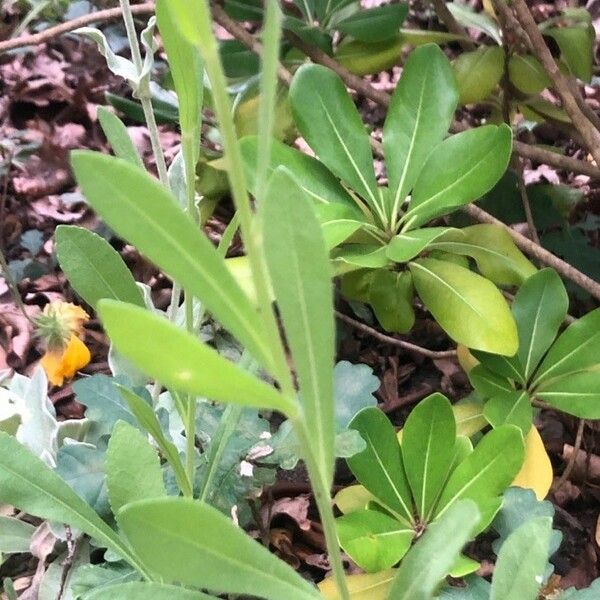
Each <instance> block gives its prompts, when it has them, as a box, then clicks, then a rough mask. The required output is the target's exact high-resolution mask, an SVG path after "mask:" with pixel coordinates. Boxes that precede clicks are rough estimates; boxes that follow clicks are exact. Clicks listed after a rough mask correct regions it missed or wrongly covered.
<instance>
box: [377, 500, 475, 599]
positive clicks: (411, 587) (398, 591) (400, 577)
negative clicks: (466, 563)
mask: <svg viewBox="0 0 600 600" xmlns="http://www.w3.org/2000/svg"><path fill="white" fill-rule="evenodd" d="M479 519H480V515H479V510H478V509H477V506H476V505H475V503H474V502H470V501H469V500H466V501H462V502H458V503H457V504H455V505H454V506H452V508H450V509H449V510H448V512H446V514H445V515H444V516H443V517H442V518H440V519H439V520H437V521H436V522H434V523H432V524H431V525H430V526H429V527H428V528H427V531H426V533H425V535H423V537H422V538H421V539H420V540H419V541H418V542H417V543H416V544H415V545H414V547H413V548H412V549H411V551H410V552H409V553H408V554H407V555H406V557H405V558H404V560H403V561H402V563H401V565H400V568H399V569H398V572H397V574H396V577H395V579H394V583H393V585H392V589H391V590H390V593H389V596H388V598H390V599H391V598H393V599H394V600H431V599H432V598H433V597H434V594H435V593H436V591H437V589H438V587H439V584H440V582H441V581H442V580H443V579H444V577H446V575H448V573H449V572H450V570H451V569H452V567H453V566H454V564H455V563H456V560H457V559H458V556H459V553H460V551H461V550H462V547H463V546H464V545H465V544H466V543H467V541H468V540H469V539H470V538H471V534H472V532H473V531H474V530H475V527H476V526H477V523H478V522H479Z"/></svg>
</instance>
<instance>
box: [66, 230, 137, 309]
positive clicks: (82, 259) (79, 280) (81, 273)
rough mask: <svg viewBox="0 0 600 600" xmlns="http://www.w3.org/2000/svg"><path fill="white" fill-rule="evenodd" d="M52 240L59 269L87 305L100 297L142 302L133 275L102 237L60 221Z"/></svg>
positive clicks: (91, 304) (94, 304)
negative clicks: (62, 223) (54, 244)
mask: <svg viewBox="0 0 600 600" xmlns="http://www.w3.org/2000/svg"><path fill="white" fill-rule="evenodd" d="M55 240H56V253H57V255H58V262H59V263H60V266H61V269H62V270H63V272H64V273H65V275H66V276H67V279H68V280H69V283H70V284H71V285H72V286H73V289H74V290H75V291H76V292H77V293H78V294H79V295H80V296H81V297H82V298H83V299H84V300H85V301H86V302H87V303H88V304H89V305H90V306H94V307H95V306H96V304H97V302H98V300H101V299H102V298H112V299H113V300H121V301H123V302H130V303H131V304H137V305H138V306H144V299H143V298H142V294H141V292H140V290H139V288H138V287H137V285H136V283H135V279H134V278H133V275H132V274H131V272H130V271H129V269H128V268H127V265H126V264H125V263H124V262H123V259H122V258H121V257H120V256H119V253H118V252H117V251H116V250H115V249H114V248H113V247H112V246H111V245H110V244H109V243H108V242H107V241H106V240H105V239H104V238H101V237H100V236H99V235H96V234H95V233H93V232H92V231H89V230H88V229H84V228H83V227H74V226H71V225H60V226H59V227H58V228H57V229H56V233H55Z"/></svg>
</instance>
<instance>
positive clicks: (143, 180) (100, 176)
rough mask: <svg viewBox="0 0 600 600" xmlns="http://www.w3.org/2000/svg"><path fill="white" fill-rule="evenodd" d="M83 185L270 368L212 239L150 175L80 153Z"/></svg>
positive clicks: (250, 310) (251, 312)
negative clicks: (204, 233) (203, 232)
mask: <svg viewBox="0 0 600 600" xmlns="http://www.w3.org/2000/svg"><path fill="white" fill-rule="evenodd" d="M72 163H73V169H74V171H75V175H76V177H77V181H78V183H79V184H80V185H81V188H82V190H83V193H84V194H85V196H86V198H87V199H88V201H89V202H90V204H91V205H92V206H93V208H94V210H95V211H96V212H98V214H99V215H100V216H101V217H102V218H103V219H104V220H105V221H106V223H107V224H108V225H109V226H110V227H111V228H112V229H114V230H115V231H116V232H117V233H118V234H119V235H121V236H123V238H125V239H126V240H127V241H129V242H130V243H132V244H134V245H135V246H137V248H138V249H139V250H140V252H142V253H143V254H145V255H146V256H147V257H148V258H149V259H150V260H151V261H153V262H154V263H156V265H157V266H158V267H160V268H161V269H162V270H164V271H165V272H166V273H167V274H168V275H169V276H171V277H173V279H175V280H176V281H177V282H178V283H179V284H181V285H182V286H183V287H184V288H185V289H186V290H188V292H189V293H191V294H193V295H194V296H196V297H197V298H199V299H201V300H202V302H203V303H204V304H205V305H206V307H207V309H208V310H210V311H211V312H212V313H213V314H214V315H215V317H216V318H217V319H218V320H219V321H220V322H221V323H222V324H223V325H224V326H225V327H226V328H228V329H229V330H230V331H231V333H233V334H234V335H235V336H236V337H237V338H238V339H239V340H240V341H241V342H242V343H243V344H244V346H245V347H246V348H247V349H248V351H249V352H250V353H251V354H252V356H254V358H256V360H258V361H259V362H261V363H262V364H263V365H265V366H269V365H270V362H271V351H270V349H269V344H268V341H267V340H266V339H265V336H264V333H263V332H262V330H261V328H260V326H259V321H260V319H257V313H256V310H255V308H254V307H253V305H252V303H251V302H250V301H249V300H248V298H247V296H246V295H245V294H244V293H243V292H242V290H241V289H240V287H239V286H238V285H237V283H236V282H235V279H234V278H233V276H232V275H231V273H230V272H229V271H228V269H227V267H226V266H225V263H224V261H223V259H222V257H221V256H220V254H219V253H218V252H217V250H216V249H215V248H214V246H213V245H212V243H211V242H210V241H209V240H208V238H207V237H206V236H204V235H203V234H201V233H200V232H199V231H198V229H197V227H196V226H195V225H194V224H193V222H192V220H191V219H190V218H188V217H187V216H186V215H185V214H184V213H183V212H182V210H181V209H180V208H179V207H178V206H177V204H176V201H175V199H174V198H173V196H171V195H170V194H169V193H168V192H167V190H166V189H165V188H164V187H163V186H161V185H160V184H159V183H158V181H156V180H155V179H154V178H153V177H151V176H150V175H149V174H148V173H145V172H143V171H141V170H140V169H136V168H135V167H133V166H131V165H129V164H128V163H126V162H124V161H122V160H119V159H116V158H111V157H109V156H104V155H102V154H99V153H97V152H84V151H82V152H76V153H75V152H74V153H73V154H72Z"/></svg>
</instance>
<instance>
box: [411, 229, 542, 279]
mask: <svg viewBox="0 0 600 600" xmlns="http://www.w3.org/2000/svg"><path fill="white" fill-rule="evenodd" d="M417 231H421V230H419V229H418V230H417ZM459 231H460V232H461V233H462V235H460V236H459V235H457V234H455V236H451V235H447V236H444V237H443V238H441V239H437V240H434V241H433V243H432V244H431V249H435V250H443V251H444V252H451V253H454V254H459V255H462V256H470V257H471V258H473V259H475V262H476V263H477V267H478V268H479V270H480V271H481V273H482V274H483V275H484V276H485V277H487V278H488V279H491V280H492V281H493V282H494V283H496V284H498V285H521V284H522V283H523V281H525V279H527V278H528V277H530V276H532V275H534V274H535V273H536V272H537V271H536V268H535V267H534V266H533V265H532V264H531V263H530V262H529V261H528V260H527V259H526V258H525V256H524V255H523V253H522V252H521V251H520V250H519V249H518V248H517V247H516V246H515V243H514V242H513V241H512V238H511V237H510V235H509V233H508V232H507V231H506V230H505V229H504V228H503V227H498V226H496V225H487V224H481V225H472V226H471V227H465V228H463V229H461V230H459ZM447 238H449V239H447Z"/></svg>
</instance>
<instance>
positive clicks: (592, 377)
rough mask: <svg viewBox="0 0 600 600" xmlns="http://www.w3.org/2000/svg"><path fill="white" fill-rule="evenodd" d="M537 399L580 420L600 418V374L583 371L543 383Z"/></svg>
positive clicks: (536, 393)
mask: <svg viewBox="0 0 600 600" xmlns="http://www.w3.org/2000/svg"><path fill="white" fill-rule="evenodd" d="M534 395H535V397H536V398H539V399H540V400H543V401H544V402H546V403H547V404H550V405H551V406H554V407H555V408H558V409H559V410H562V411H563V412H566V413H569V414H571V415H575V416H576V417H579V418H580V419H599V418H600V373H598V371H587V372H586V371H583V372H581V373H573V374H570V375H569V376H568V377H567V376H565V377H561V378H560V379H553V380H551V381H548V382H547V383H543V384H542V385H540V387H539V388H538V389H537V390H536V391H535V392H534Z"/></svg>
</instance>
